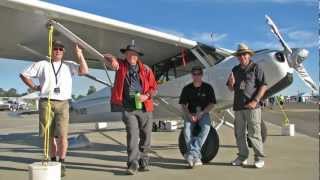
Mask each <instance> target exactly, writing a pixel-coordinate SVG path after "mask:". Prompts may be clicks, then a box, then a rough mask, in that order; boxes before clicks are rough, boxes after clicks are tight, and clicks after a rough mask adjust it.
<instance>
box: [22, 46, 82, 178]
mask: <svg viewBox="0 0 320 180" xmlns="http://www.w3.org/2000/svg"><path fill="white" fill-rule="evenodd" d="M64 53H65V48H64V45H63V43H62V42H60V41H54V42H53V49H52V63H50V62H49V61H47V60H43V61H39V62H36V63H33V64H32V65H31V66H29V67H28V68H27V69H25V70H24V71H23V72H22V73H21V74H20V78H21V79H22V81H23V82H24V83H25V84H26V85H27V86H29V87H30V88H31V89H32V90H34V91H40V102H39V122H40V123H39V133H40V136H43V134H44V130H45V129H44V127H45V126H46V119H45V118H46V113H47V110H48V98H50V104H51V111H52V114H53V116H52V123H51V125H50V127H49V128H50V132H51V133H50V157H51V160H52V161H56V160H57V158H56V156H59V161H60V162H61V176H64V175H65V166H64V159H65V157H66V153H67V148H68V126H69V99H71V93H72V76H74V75H85V74H87V73H88V65H87V63H86V60H85V58H84V56H83V53H82V49H81V48H80V47H79V46H78V45H75V53H76V57H77V61H78V63H79V64H77V63H75V62H72V61H64V60H63V59H62V58H63V55H64ZM32 78H36V79H38V80H39V85H36V84H35V83H34V82H33V80H32Z"/></svg>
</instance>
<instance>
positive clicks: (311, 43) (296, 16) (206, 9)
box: [0, 0, 319, 94]
mask: <svg viewBox="0 0 320 180" xmlns="http://www.w3.org/2000/svg"><path fill="white" fill-rule="evenodd" d="M48 2H52V3H55V4H59V5H63V6H67V7H70V8H74V9H79V10H82V11H86V12H90V13H94V14H98V15H101V16H105V17H108V18H113V19H117V20H121V21H125V22H129V23H132V24H136V25H141V26H144V27H149V28H153V29H157V30H160V31H165V32H168V33H171V34H175V35H179V36H183V37H186V38H189V39H194V40H197V41H200V42H203V43H206V44H210V45H215V46H219V47H223V48H228V49H236V45H237V44H238V43H239V42H245V43H247V44H248V45H249V46H251V47H252V48H253V49H255V50H258V49H261V48H280V47H279V43H278V42H277V41H276V40H275V38H274V37H273V35H272V34H271V32H270V31H269V28H268V27H267V25H266V24H265V19H264V15H265V14H268V15H270V16H271V17H272V18H273V19H274V21H275V23H276V24H277V25H278V26H279V27H280V30H281V31H282V33H283V35H284V38H285V39H286V40H287V41H288V42H289V45H290V46H291V47H303V48H307V49H308V50H309V51H310V55H309V58H308V59H307V60H306V61H305V62H304V65H305V67H306V69H307V70H308V72H309V73H310V74H311V76H312V78H313V79H314V80H315V81H316V82H317V83H318V84H319V54H318V49H317V46H318V6H317V5H318V4H317V1H316V0H259V1H255V0H157V1H150V0H139V1H137V0H136V1H134V0H131V1H128V0H117V1H115V0H107V1H106V0H90V1H87V0H56V1H50V0H49V1H48ZM210 33H213V34H214V38H213V40H212V39H210ZM29 64H30V63H28V62H21V61H19V64H18V63H16V61H14V62H10V61H8V60H0V81H1V87H2V88H4V89H8V88H10V87H15V88H16V89H18V91H19V92H24V91H26V87H25V86H24V85H23V83H22V82H21V81H20V80H19V78H18V74H19V72H21V71H22V70H23V69H24V68H25V67H26V66H27V65H29ZM91 73H92V74H94V75H97V76H98V77H100V78H102V79H105V75H104V72H102V71H98V70H93V71H91ZM89 85H95V86H96V87H97V88H100V87H101V86H100V85H97V84H96V83H94V82H92V81H90V80H87V79H85V78H76V79H75V81H74V93H76V94H79V93H82V94H84V93H85V92H86V91H87V89H88V86H89ZM298 90H299V91H300V92H305V91H309V90H308V88H307V87H306V86H305V85H304V83H303V82H302V81H301V80H300V79H299V78H298V77H297V76H296V75H295V79H294V84H293V85H292V86H291V87H289V88H288V89H286V90H285V91H284V92H282V94H296V93H297V91H298Z"/></svg>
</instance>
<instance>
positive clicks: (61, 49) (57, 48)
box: [53, 47, 64, 51]
mask: <svg viewBox="0 0 320 180" xmlns="http://www.w3.org/2000/svg"><path fill="white" fill-rule="evenodd" d="M53 50H54V51H63V50H64V48H62V47H55V48H53Z"/></svg>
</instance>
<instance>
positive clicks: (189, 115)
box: [179, 66, 216, 168]
mask: <svg viewBox="0 0 320 180" xmlns="http://www.w3.org/2000/svg"><path fill="white" fill-rule="evenodd" d="M191 73H192V79H193V82H192V83H190V84H188V85H187V86H185V87H184V88H183V90H182V93H181V95H180V100H179V104H181V106H182V110H183V112H184V138H185V141H186V145H187V152H186V154H185V160H186V161H187V163H188V165H189V166H190V167H191V168H193V167H194V166H201V165H202V161H201V148H202V146H203V144H204V142H205V141H206V139H207V136H208V134H209V131H210V127H211V118H210V115H209V112H210V110H211V109H212V108H213V106H214V104H216V98H215V94H214V90H213V88H212V86H211V85H210V84H208V83H205V82H203V81H202V77H203V70H202V68H201V67H199V66H196V67H193V68H192V71H191ZM196 126H200V128H201V130H200V133H199V134H198V135H197V136H194V135H193V134H192V132H193V130H194V128H195V127H196Z"/></svg>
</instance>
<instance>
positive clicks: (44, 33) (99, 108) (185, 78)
mask: <svg viewBox="0 0 320 180" xmlns="http://www.w3.org/2000/svg"><path fill="white" fill-rule="evenodd" d="M0 17H1V18H0V23H1V34H0V42H1V44H0V57H2V58H9V59H19V60H24V61H38V60H41V59H43V58H45V55H46V54H47V51H48V48H47V47H48V45H47V44H48V42H47V38H48V29H47V27H48V25H54V27H55V28H56V30H55V31H54V32H55V33H54V38H55V39H59V40H61V41H63V42H65V43H66V49H67V50H69V49H73V43H74V42H76V43H80V44H81V45H83V44H86V46H85V47H87V48H85V51H86V50H87V51H86V54H85V56H86V59H87V60H88V65H89V67H90V68H97V69H107V68H108V65H106V66H105V65H102V64H101V62H100V60H101V54H100V55H99V52H108V53H111V54H114V55H120V53H119V49H120V48H121V47H124V46H125V45H127V44H130V43H131V42H132V40H134V41H135V43H136V44H138V45H139V47H140V48H141V49H143V51H144V54H145V56H144V57H143V61H144V63H145V64H147V65H149V66H150V67H151V68H152V69H153V71H154V73H155V75H156V78H157V80H158V82H159V91H158V95H157V97H156V101H155V104H156V110H155V113H154V117H155V118H156V119H157V118H172V117H179V116H181V112H180V110H179V106H178V103H177V99H178V97H179V95H180V91H181V89H182V88H183V86H184V85H186V84H187V83H189V82H191V78H190V75H189V72H190V70H191V67H192V66H194V65H201V66H202V67H203V68H204V69H205V77H204V80H205V81H207V82H209V83H210V84H211V85H212V86H213V88H214V91H215V94H216V98H217V104H216V106H215V108H214V110H213V111H214V112H217V111H224V110H225V111H227V112H229V113H230V112H231V111H230V107H231V106H232V103H233V93H232V92H230V91H229V90H228V89H227V87H226V85H225V83H226V81H227V77H228V74H229V73H230V72H231V69H232V67H233V66H235V65H236V64H237V63H238V61H237V60H236V57H234V56H233V55H232V53H233V51H232V50H227V49H224V48H219V47H213V46H208V45H206V44H202V43H200V42H196V41H193V40H189V39H186V38H182V37H177V36H174V35H170V34H167V33H163V32H159V31H156V30H152V29H148V28H144V27H141V26H136V25H133V24H129V23H125V22H121V21H117V20H113V19H109V18H105V17H101V16H97V15H93V14H89V13H85V12H81V11H78V10H74V9H70V8H66V7H62V6H58V5H54V4H50V3H47V2H43V1H38V0H29V1H25V0H5V1H0ZM266 19H267V24H268V25H269V26H270V28H271V31H272V33H273V34H274V35H275V36H276V37H277V39H278V40H279V42H280V43H281V45H282V46H283V48H284V49H283V50H270V49H263V50H258V51H256V55H255V56H253V58H252V59H253V61H254V62H256V63H258V64H259V65H260V66H261V67H262V69H263V70H264V72H265V75H266V77H267V78H266V79H267V83H268V90H267V93H266V95H265V98H267V97H270V96H272V95H274V94H276V93H278V92H280V91H282V90H283V89H285V88H287V87H288V86H290V84H291V83H292V81H293V75H292V74H293V71H294V70H295V71H296V72H297V73H298V75H299V76H300V77H301V78H302V80H303V81H304V82H305V83H306V85H307V86H308V87H310V88H311V89H312V90H317V88H318V86H317V85H316V84H315V83H314V82H313V80H312V79H311V78H310V76H309V74H308V73H307V71H306V70H305V68H304V67H303V65H302V62H303V61H304V60H305V59H306V58H307V57H308V51H307V50H306V49H300V48H290V47H289V46H288V44H287V43H286V42H285V41H284V39H283V38H282V36H281V34H280V32H279V30H278V28H277V27H276V25H275V24H274V22H273V21H272V20H271V18H270V17H268V16H266ZM75 37H77V38H75ZM65 59H74V55H73V53H72V52H71V51H67V52H66V54H65ZM17 63H18V61H17ZM91 78H92V79H95V78H94V77H91ZM96 80H97V79H96ZM107 80H108V79H107ZM97 81H99V82H102V81H101V80H97ZM102 83H105V84H106V85H107V87H106V88H103V89H101V90H100V91H98V92H96V93H94V94H91V95H89V96H87V97H84V98H82V99H80V100H78V101H76V102H74V103H73V104H72V108H71V114H70V120H71V122H73V123H81V122H105V121H119V120H121V115H120V114H119V113H114V112H111V111H110V104H109V98H110V91H111V88H110V86H112V82H111V81H110V80H109V82H102ZM230 114H232V113H230ZM222 123H226V122H223V121H222ZM220 125H221V124H219V125H218V126H220ZM216 128H217V127H216ZM213 132H214V133H215V138H216V139H215V141H213V140H208V139H207V141H206V146H214V147H213V148H207V151H209V152H206V153H207V155H206V156H205V157H204V158H207V159H205V160H204V162H207V161H210V160H211V159H212V158H213V157H214V156H215V155H216V152H214V151H217V148H218V146H219V143H218V140H219V139H217V137H218V136H217V134H216V132H215V131H214V130H213ZM179 143H180V147H181V148H182V150H181V151H182V152H183V148H184V147H183V142H179ZM208 143H209V145H208ZM210 143H211V145H210ZM213 149H215V150H213Z"/></svg>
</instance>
